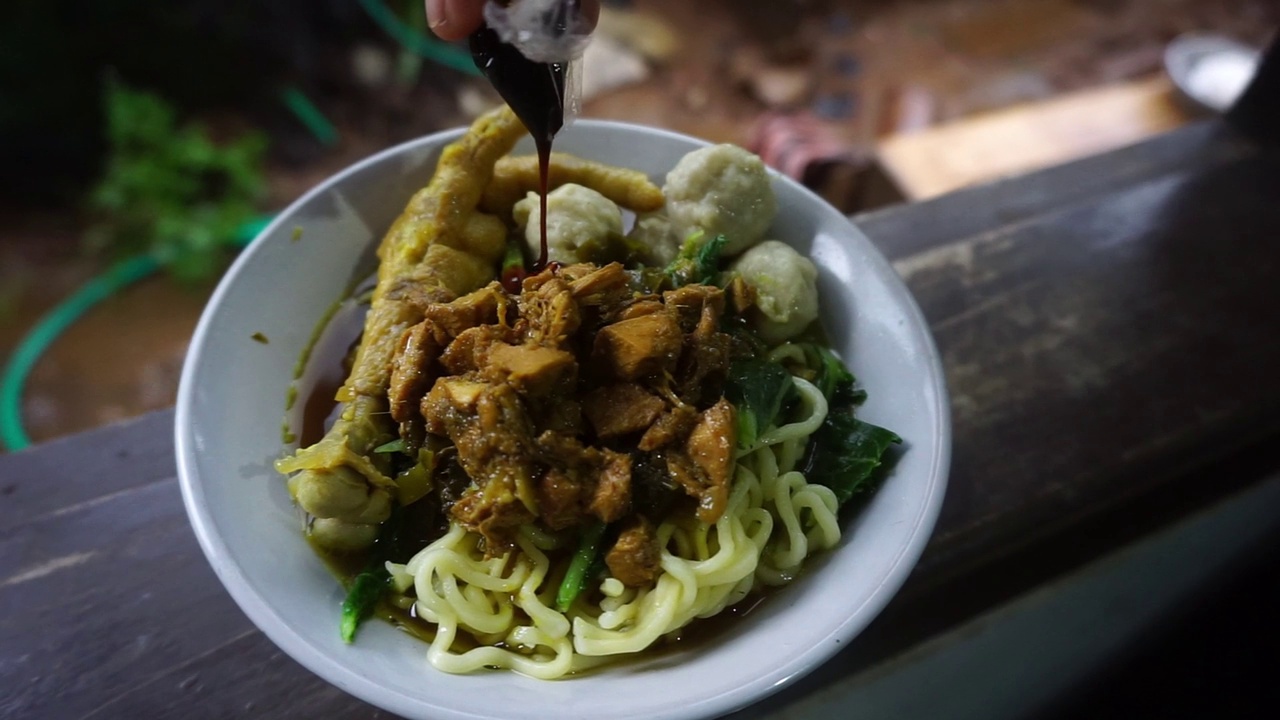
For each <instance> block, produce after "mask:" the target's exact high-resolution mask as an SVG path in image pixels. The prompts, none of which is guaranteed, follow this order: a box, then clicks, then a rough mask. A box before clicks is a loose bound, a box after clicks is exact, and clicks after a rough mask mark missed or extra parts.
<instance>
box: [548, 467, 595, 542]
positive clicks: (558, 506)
mask: <svg viewBox="0 0 1280 720" xmlns="http://www.w3.org/2000/svg"><path fill="white" fill-rule="evenodd" d="M583 490H584V489H583V487H582V482H581V481H580V480H578V479H577V478H576V477H574V475H573V474H570V473H569V472H567V471H565V470H562V469H560V468H551V469H550V470H548V471H547V472H546V474H544V475H543V476H542V479H541V480H539V481H538V512H539V514H540V516H541V517H542V522H544V523H546V525H547V527H549V528H551V529H552V530H564V529H565V528H571V527H574V526H575V525H578V524H579V523H581V522H582V505H583V502H582V496H583V494H584V491H583Z"/></svg>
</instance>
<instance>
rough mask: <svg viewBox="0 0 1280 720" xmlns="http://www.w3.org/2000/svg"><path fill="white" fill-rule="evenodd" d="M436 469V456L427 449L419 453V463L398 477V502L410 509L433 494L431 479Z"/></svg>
mask: <svg viewBox="0 0 1280 720" xmlns="http://www.w3.org/2000/svg"><path fill="white" fill-rule="evenodd" d="M435 469H436V454H435V453H433V452H431V451H430V450H428V449H426V448H422V449H421V450H419V451H418V462H416V463H414V464H413V467H410V468H409V469H408V470H405V471H404V472H402V473H400V474H399V475H397V476H396V490H397V492H396V501H397V502H399V503H400V507H409V506H410V505H412V504H414V503H416V502H418V501H419V500H421V499H422V498H424V497H426V496H427V493H429V492H431V477H432V474H433V473H434V472H435Z"/></svg>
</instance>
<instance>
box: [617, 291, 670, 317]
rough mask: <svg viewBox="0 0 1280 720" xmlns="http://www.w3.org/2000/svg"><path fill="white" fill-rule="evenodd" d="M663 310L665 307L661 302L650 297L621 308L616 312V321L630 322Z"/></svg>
mask: <svg viewBox="0 0 1280 720" xmlns="http://www.w3.org/2000/svg"><path fill="white" fill-rule="evenodd" d="M664 308H666V305H663V304H662V301H661V300H656V299H653V298H652V297H648V298H644V299H639V300H636V301H635V302H633V303H631V304H630V305H627V306H626V307H624V308H622V309H621V310H620V311H619V312H618V320H619V321H621V320H630V319H631V318H638V317H640V316H641V315H652V314H653V313H656V312H662V311H663V309H664Z"/></svg>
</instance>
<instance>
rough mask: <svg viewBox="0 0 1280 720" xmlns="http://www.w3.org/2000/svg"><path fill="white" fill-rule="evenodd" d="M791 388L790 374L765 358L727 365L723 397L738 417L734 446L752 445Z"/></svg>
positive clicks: (779, 409) (771, 420)
mask: <svg viewBox="0 0 1280 720" xmlns="http://www.w3.org/2000/svg"><path fill="white" fill-rule="evenodd" d="M794 389H795V383H794V382H793V381H792V379H791V373H789V372H787V369H786V368H784V367H782V366H781V365H779V364H777V363H774V362H769V361H767V360H754V359H753V360H738V361H735V362H734V363H733V364H732V365H730V366H729V375H728V378H727V379H726V382H725V389H724V396H725V397H726V398H727V399H728V400H729V402H730V403H733V407H734V409H735V410H736V411H737V418H738V447H741V448H748V447H751V446H752V445H754V444H755V442H756V440H757V439H758V438H759V437H760V433H762V432H764V431H765V430H766V429H768V428H769V426H771V425H773V424H774V423H775V421H776V420H777V418H778V413H779V412H781V411H782V406H783V403H784V402H785V401H786V399H787V396H788V395H789V394H790V393H791V392H792V391H793V390H794Z"/></svg>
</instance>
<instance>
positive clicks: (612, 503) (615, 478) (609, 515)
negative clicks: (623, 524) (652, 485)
mask: <svg viewBox="0 0 1280 720" xmlns="http://www.w3.org/2000/svg"><path fill="white" fill-rule="evenodd" d="M588 509H589V510H590V511H591V514H593V515H595V516H596V517H598V518H600V519H601V520H603V521H604V522H614V521H616V520H619V519H621V518H622V516H623V515H626V514H627V512H628V511H629V510H630V509H631V456H630V455H624V454H622V453H618V452H614V451H612V450H605V451H604V462H603V465H602V467H601V469H600V474H599V476H598V479H597V481H596V487H595V490H594V491H593V492H592V494H591V504H590V506H589V507H588Z"/></svg>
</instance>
